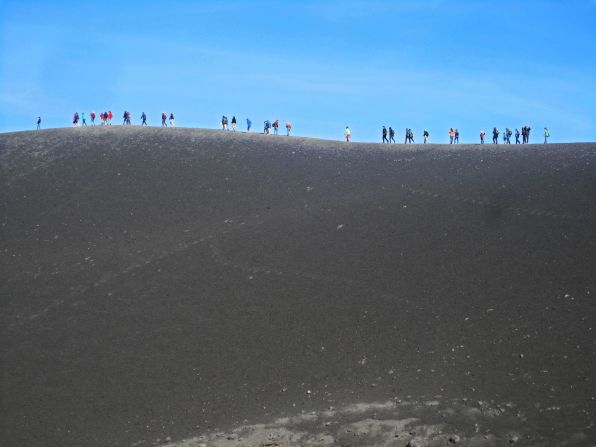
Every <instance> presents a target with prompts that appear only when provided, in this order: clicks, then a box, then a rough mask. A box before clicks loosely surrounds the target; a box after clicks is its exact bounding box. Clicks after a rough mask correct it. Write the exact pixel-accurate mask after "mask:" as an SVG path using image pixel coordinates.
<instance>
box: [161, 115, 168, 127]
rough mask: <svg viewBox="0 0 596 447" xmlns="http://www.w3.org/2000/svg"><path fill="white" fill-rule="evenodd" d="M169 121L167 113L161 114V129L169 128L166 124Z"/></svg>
mask: <svg viewBox="0 0 596 447" xmlns="http://www.w3.org/2000/svg"><path fill="white" fill-rule="evenodd" d="M167 119H168V115H166V112H161V127H168V124H167V123H166V120H167Z"/></svg>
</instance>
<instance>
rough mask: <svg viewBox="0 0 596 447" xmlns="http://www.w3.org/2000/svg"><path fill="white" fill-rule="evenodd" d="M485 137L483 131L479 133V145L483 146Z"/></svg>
mask: <svg viewBox="0 0 596 447" xmlns="http://www.w3.org/2000/svg"><path fill="white" fill-rule="evenodd" d="M485 135H486V132H485V131H484V130H481V131H480V144H484V136H485Z"/></svg>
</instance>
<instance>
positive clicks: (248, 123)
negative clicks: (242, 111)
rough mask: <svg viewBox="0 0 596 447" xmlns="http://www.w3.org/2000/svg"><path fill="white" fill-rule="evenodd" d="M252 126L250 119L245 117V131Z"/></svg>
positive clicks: (248, 130)
mask: <svg viewBox="0 0 596 447" xmlns="http://www.w3.org/2000/svg"><path fill="white" fill-rule="evenodd" d="M251 127H252V121H251V120H250V119H248V118H246V131H247V132H250V128H251Z"/></svg>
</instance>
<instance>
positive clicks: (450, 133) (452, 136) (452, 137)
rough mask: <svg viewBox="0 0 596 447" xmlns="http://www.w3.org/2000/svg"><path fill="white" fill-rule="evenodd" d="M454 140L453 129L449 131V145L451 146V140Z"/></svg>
mask: <svg viewBox="0 0 596 447" xmlns="http://www.w3.org/2000/svg"><path fill="white" fill-rule="evenodd" d="M454 138H455V130H453V127H452V128H451V129H449V144H453V139H454Z"/></svg>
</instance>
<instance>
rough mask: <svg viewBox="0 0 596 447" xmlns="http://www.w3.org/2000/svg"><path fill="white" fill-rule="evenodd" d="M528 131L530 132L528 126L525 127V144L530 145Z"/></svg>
mask: <svg viewBox="0 0 596 447" xmlns="http://www.w3.org/2000/svg"><path fill="white" fill-rule="evenodd" d="M530 130H532V129H531V128H530V126H526V143H527V144H530Z"/></svg>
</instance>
